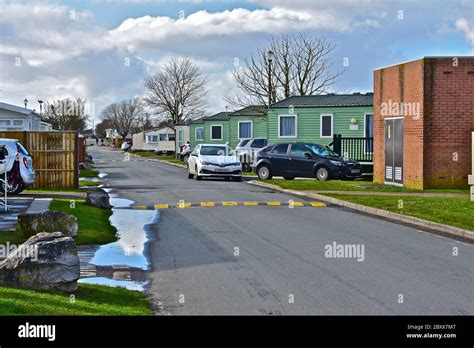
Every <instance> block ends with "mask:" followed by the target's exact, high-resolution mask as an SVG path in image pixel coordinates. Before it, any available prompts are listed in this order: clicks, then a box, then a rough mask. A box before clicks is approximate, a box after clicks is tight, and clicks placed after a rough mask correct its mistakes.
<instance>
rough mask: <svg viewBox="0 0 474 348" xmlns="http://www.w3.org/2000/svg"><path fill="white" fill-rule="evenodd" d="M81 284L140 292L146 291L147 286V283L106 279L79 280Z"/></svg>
mask: <svg viewBox="0 0 474 348" xmlns="http://www.w3.org/2000/svg"><path fill="white" fill-rule="evenodd" d="M79 282H80V283H84V284H97V285H108V286H120V287H123V288H127V289H128V290H138V291H145V289H146V285H147V283H146V282H136V281H132V280H115V279H109V278H105V277H93V278H82V279H80V280H79Z"/></svg>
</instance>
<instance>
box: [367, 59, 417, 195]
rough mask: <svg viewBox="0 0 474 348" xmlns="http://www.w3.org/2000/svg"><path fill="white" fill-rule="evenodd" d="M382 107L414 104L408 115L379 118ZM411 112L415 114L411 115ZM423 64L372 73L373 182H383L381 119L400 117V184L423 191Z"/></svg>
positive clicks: (396, 114) (407, 64)
mask: <svg viewBox="0 0 474 348" xmlns="http://www.w3.org/2000/svg"><path fill="white" fill-rule="evenodd" d="M382 103H386V104H389V103H392V105H394V104H395V103H398V105H402V104H401V103H416V104H414V105H416V107H417V108H418V110H416V109H413V110H412V112H411V114H405V115H404V113H403V112H399V113H397V112H390V113H388V114H382V108H381V106H382ZM415 111H417V112H416V113H415ZM423 114H424V110H423V60H421V59H420V60H416V61H413V62H409V63H404V64H400V65H395V66H390V67H387V68H383V69H378V70H375V72H374V181H375V182H378V183H383V182H384V176H385V148H384V119H385V118H386V117H397V116H404V139H403V147H404V158H403V171H404V173H403V177H404V178H403V181H404V185H405V187H409V188H420V189H421V188H423V165H422V164H423V154H424V152H423V121H424V117H423Z"/></svg>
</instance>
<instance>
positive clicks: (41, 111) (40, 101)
mask: <svg viewBox="0 0 474 348" xmlns="http://www.w3.org/2000/svg"><path fill="white" fill-rule="evenodd" d="M38 103H39V105H40V116H42V115H43V101H42V100H38Z"/></svg>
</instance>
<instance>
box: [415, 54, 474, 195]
mask: <svg viewBox="0 0 474 348" xmlns="http://www.w3.org/2000/svg"><path fill="white" fill-rule="evenodd" d="M456 65H457V66H456ZM424 70H425V98H424V103H425V107H426V108H427V109H428V110H429V112H428V113H427V115H428V117H427V121H426V123H425V147H424V153H425V162H424V171H425V185H424V186H425V188H430V187H460V186H467V177H468V175H469V174H471V173H470V172H471V132H472V131H474V57H471V58H458V59H457V61H456V60H454V59H453V58H426V59H425V69H424Z"/></svg>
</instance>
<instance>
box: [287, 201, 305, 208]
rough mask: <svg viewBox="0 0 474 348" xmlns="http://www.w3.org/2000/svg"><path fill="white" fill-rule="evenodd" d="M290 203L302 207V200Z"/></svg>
mask: <svg viewBox="0 0 474 348" xmlns="http://www.w3.org/2000/svg"><path fill="white" fill-rule="evenodd" d="M289 204H290V205H293V206H294V207H304V203H303V202H291V203H289Z"/></svg>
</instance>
